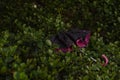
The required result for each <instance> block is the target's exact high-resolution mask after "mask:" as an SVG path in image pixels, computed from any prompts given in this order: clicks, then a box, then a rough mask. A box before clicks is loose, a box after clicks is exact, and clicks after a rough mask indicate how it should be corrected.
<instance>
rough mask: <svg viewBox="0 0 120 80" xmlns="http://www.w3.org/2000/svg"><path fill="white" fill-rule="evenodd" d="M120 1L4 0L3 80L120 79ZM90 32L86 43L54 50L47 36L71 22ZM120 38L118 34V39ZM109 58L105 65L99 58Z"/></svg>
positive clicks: (1, 20)
mask: <svg viewBox="0 0 120 80" xmlns="http://www.w3.org/2000/svg"><path fill="white" fill-rule="evenodd" d="M117 4H119V1H118V2H117V1H114V0H108V1H104V0H101V1H95V0H94V1H91V0H84V1H82V0H78V1H74V0H69V1H64V0H62V1H58V0H54V1H46V0H40V1H38V0H33V1H29V0H26V1H23V0H18V1H16V0H10V1H6V0H4V1H1V2H0V5H1V6H0V9H1V10H2V12H1V13H0V26H1V29H0V31H1V32H0V33H1V34H0V75H1V76H0V79H1V80H5V79H7V80H41V79H43V80H56V79H57V80H74V79H75V80H76V79H78V80H119V79H120V77H119V74H120V68H119V66H120V64H119V62H120V61H119V60H120V59H119V58H120V48H119V44H120V42H119V40H120V39H119V37H118V35H119V34H120V33H119V30H120V28H119V27H118V26H119V22H120V20H119V7H120V6H119V5H117ZM77 26H78V27H79V28H81V29H89V30H90V31H91V32H92V36H91V38H90V43H89V45H88V46H87V47H86V48H82V49H79V48H78V47H77V46H74V50H73V51H72V52H70V53H62V52H55V51H54V49H55V48H56V47H58V45H55V44H52V43H51V42H50V41H49V38H50V37H51V36H52V35H54V34H56V33H58V32H59V31H61V30H68V29H69V28H71V27H77ZM116 37H117V39H116ZM102 54H106V56H107V57H108V58H109V63H108V65H107V66H105V67H103V66H101V64H102V63H103V62H104V61H103V59H102V58H101V55H102Z"/></svg>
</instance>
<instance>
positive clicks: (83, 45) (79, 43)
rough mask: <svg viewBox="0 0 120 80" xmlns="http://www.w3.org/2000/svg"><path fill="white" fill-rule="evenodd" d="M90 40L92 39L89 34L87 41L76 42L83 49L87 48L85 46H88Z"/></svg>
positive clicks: (79, 40)
mask: <svg viewBox="0 0 120 80" xmlns="http://www.w3.org/2000/svg"><path fill="white" fill-rule="evenodd" d="M89 39H90V34H88V35H87V36H86V37H85V41H82V40H81V39H78V40H77V41H76V44H77V46H78V47H80V48H83V47H85V46H87V45H88V43H89Z"/></svg>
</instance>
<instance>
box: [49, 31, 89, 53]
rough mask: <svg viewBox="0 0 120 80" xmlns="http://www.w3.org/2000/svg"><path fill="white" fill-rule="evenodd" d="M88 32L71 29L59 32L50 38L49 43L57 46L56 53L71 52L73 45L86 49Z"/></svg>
mask: <svg viewBox="0 0 120 80" xmlns="http://www.w3.org/2000/svg"><path fill="white" fill-rule="evenodd" d="M89 39H90V31H87V30H79V29H71V30H68V31H63V32H59V33H58V34H57V35H55V36H54V37H52V39H51V41H52V42H53V43H55V44H58V45H59V48H58V49H56V50H57V51H60V50H61V51H63V52H68V51H72V46H73V44H75V45H77V46H78V47H80V48H83V47H86V46H87V45H88V43H89Z"/></svg>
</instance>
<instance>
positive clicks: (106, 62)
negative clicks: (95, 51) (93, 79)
mask: <svg viewBox="0 0 120 80" xmlns="http://www.w3.org/2000/svg"><path fill="white" fill-rule="evenodd" d="M102 58H103V59H104V63H103V64H102V66H107V64H108V62H109V60H108V57H107V56H106V55H105V54H102Z"/></svg>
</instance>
